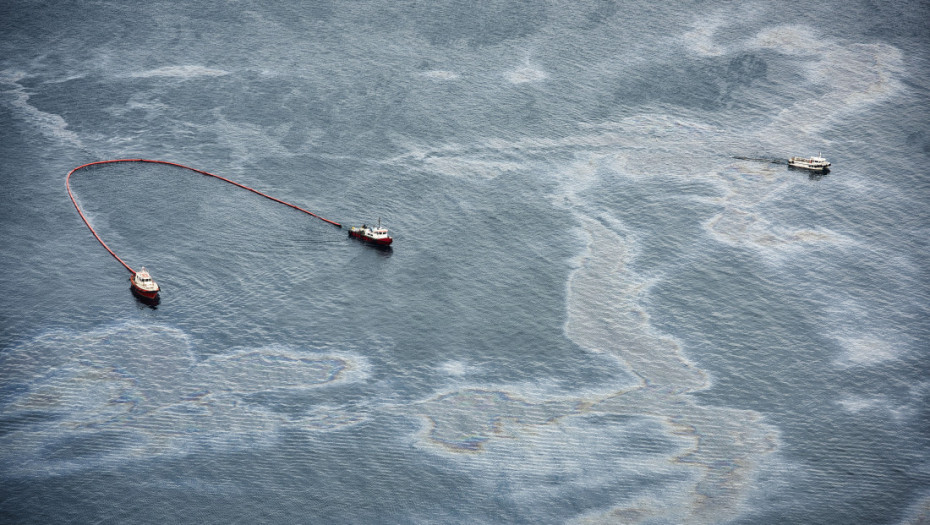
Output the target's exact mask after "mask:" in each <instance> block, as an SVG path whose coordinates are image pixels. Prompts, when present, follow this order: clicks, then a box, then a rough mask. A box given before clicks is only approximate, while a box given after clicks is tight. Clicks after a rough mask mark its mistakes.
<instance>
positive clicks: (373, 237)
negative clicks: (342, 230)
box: [349, 219, 394, 246]
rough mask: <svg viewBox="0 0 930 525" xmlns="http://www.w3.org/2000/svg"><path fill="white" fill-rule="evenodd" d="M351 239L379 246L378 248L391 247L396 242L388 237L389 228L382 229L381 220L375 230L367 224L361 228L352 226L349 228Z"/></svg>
mask: <svg viewBox="0 0 930 525" xmlns="http://www.w3.org/2000/svg"><path fill="white" fill-rule="evenodd" d="M349 237H355V238H356V239H359V240H362V241H365V242H369V243H371V244H377V245H378V246H389V245H390V244H391V243H392V242H394V239H392V238H391V236H390V235H388V230H387V228H382V227H381V219H378V225H377V226H375V227H374V228H372V227H370V226H367V225H365V224H363V225H361V226H352V227H351V228H349Z"/></svg>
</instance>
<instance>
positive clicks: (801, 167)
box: [788, 162, 830, 173]
mask: <svg viewBox="0 0 930 525" xmlns="http://www.w3.org/2000/svg"><path fill="white" fill-rule="evenodd" d="M788 167H789V168H791V169H796V170H805V171H814V172H817V173H827V172H829V171H830V167H829V166H807V165H804V164H793V163H790V162H789V163H788Z"/></svg>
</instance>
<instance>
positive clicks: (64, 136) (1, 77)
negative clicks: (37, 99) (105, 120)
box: [0, 70, 83, 148]
mask: <svg viewBox="0 0 930 525" xmlns="http://www.w3.org/2000/svg"><path fill="white" fill-rule="evenodd" d="M27 76H28V75H26V74H25V73H23V72H19V71H10V70H4V71H2V72H0V85H2V86H4V89H3V92H2V93H3V95H5V96H4V97H3V99H2V100H3V101H4V103H5V104H7V105H8V106H9V107H10V109H11V110H12V113H13V115H14V116H15V117H16V118H18V119H20V120H22V121H23V122H25V123H27V124H28V125H32V126H34V127H36V128H37V129H38V131H39V132H40V133H42V134H43V135H45V136H46V137H48V138H50V139H53V140H55V141H57V142H62V143H66V144H71V145H72V146H77V147H79V148H81V147H83V144H82V143H81V139H80V138H79V137H78V135H77V133H75V132H73V131H71V130H69V129H68V123H67V122H66V121H65V119H64V118H62V117H61V115H56V114H53V113H46V112H44V111H41V110H39V109H38V108H36V107H35V106H33V105H31V104H30V103H29V93H27V92H26V88H25V87H23V86H22V85H21V84H19V82H20V81H21V80H23V79H24V78H26V77H27Z"/></svg>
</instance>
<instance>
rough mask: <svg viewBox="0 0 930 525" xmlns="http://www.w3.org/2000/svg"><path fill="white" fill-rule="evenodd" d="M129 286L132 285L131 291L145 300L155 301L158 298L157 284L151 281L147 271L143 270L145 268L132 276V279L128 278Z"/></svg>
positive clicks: (143, 268)
mask: <svg viewBox="0 0 930 525" xmlns="http://www.w3.org/2000/svg"><path fill="white" fill-rule="evenodd" d="M129 284H130V285H132V291H133V292H134V293H136V294H138V295H140V296H142V297H144V298H145V299H155V298H157V297H158V291H159V290H160V288H159V287H158V284H157V283H156V282H155V281H153V280H152V276H151V275H149V271H148V270H146V269H145V266H143V267H142V269H141V270H139V271H138V272H136V273H134V274H132V277H130V278H129Z"/></svg>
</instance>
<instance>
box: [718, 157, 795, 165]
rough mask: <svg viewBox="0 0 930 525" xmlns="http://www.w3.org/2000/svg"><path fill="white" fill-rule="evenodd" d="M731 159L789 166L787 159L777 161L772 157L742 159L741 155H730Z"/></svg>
mask: <svg viewBox="0 0 930 525" xmlns="http://www.w3.org/2000/svg"><path fill="white" fill-rule="evenodd" d="M730 158H731V159H738V160H751V161H755V162H768V163H769V164H788V161H787V160H786V159H776V158H772V157H742V156H740V155H730Z"/></svg>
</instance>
